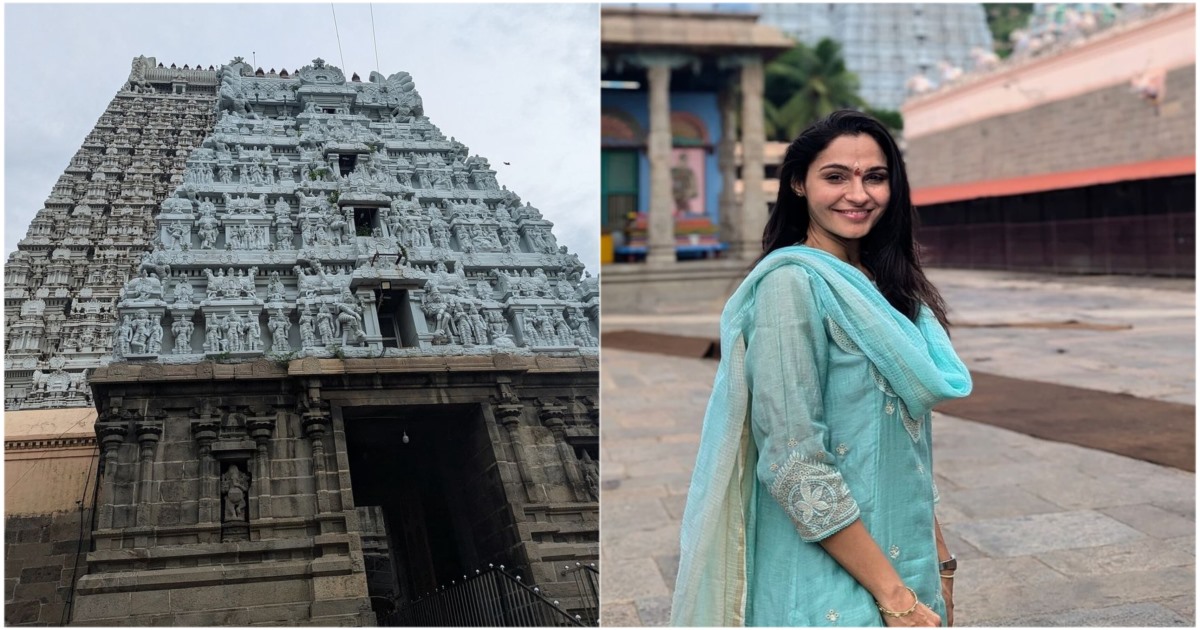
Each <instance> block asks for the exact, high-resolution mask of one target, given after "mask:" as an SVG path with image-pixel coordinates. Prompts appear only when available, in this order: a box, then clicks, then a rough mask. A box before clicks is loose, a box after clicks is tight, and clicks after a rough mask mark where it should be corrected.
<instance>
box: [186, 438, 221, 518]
mask: <svg viewBox="0 0 1200 630" xmlns="http://www.w3.org/2000/svg"><path fill="white" fill-rule="evenodd" d="M220 430H221V422H220V420H218V419H217V418H215V417H208V418H200V419H199V420H193V421H192V437H193V438H194V439H195V440H196V445H197V451H198V453H199V456H200V500H199V501H197V509H198V514H197V518H196V522H197V523H200V524H216V523H220V522H221V487H220V479H221V471H220V468H219V467H220V464H219V463H218V462H217V459H216V458H215V457H213V454H212V445H213V442H215V441H216V440H217V435H218V432H219V431H220Z"/></svg>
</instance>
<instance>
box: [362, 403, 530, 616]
mask: <svg viewBox="0 0 1200 630" xmlns="http://www.w3.org/2000/svg"><path fill="white" fill-rule="evenodd" d="M343 418H344V421H345V429H346V445H347V456H348V459H349V468H350V477H351V486H352V488H353V492H354V505H355V507H356V509H357V512H358V516H359V520H360V523H361V525H362V530H363V552H364V559H365V562H366V569H367V584H368V592H369V594H370V596H371V601H372V606H373V608H374V609H375V611H376V614H377V615H378V616H379V617H380V620H381V622H382V620H383V618H384V617H385V616H387V615H388V614H390V613H392V612H393V611H395V610H396V608H398V607H403V606H405V605H407V604H409V603H411V602H413V601H416V600H419V599H421V598H423V597H425V596H426V595H427V594H429V593H432V592H434V591H436V590H437V589H439V588H441V587H443V586H445V587H450V586H452V582H461V581H462V577H463V576H464V575H468V574H474V573H475V570H476V569H480V568H483V567H486V566H487V565H488V563H495V564H504V563H508V564H510V565H512V564H516V563H519V562H522V561H523V560H522V559H518V558H513V557H510V556H511V550H512V549H513V547H514V546H515V545H516V543H517V542H518V541H519V534H518V532H517V530H516V527H515V525H514V524H513V522H512V516H511V512H510V510H509V508H508V504H507V499H506V497H505V495H504V487H503V483H502V481H501V478H500V473H499V470H498V466H497V463H496V456H495V451H494V450H493V447H492V440H491V436H490V434H489V431H488V427H487V426H486V423H485V420H484V416H483V413H482V410H481V407H480V406H479V405H469V404H457V405H412V406H387V407H347V408H343Z"/></svg>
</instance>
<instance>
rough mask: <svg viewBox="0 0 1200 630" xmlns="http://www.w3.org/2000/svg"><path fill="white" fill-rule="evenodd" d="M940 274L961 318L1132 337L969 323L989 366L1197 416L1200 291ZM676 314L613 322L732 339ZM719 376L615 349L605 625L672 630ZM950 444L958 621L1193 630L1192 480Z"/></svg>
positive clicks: (607, 405)
mask: <svg viewBox="0 0 1200 630" xmlns="http://www.w3.org/2000/svg"><path fill="white" fill-rule="evenodd" d="M931 276H933V280H934V281H935V282H936V283H937V284H938V286H939V287H940V288H941V289H942V291H943V292H944V294H945V296H946V298H947V300H948V301H949V302H950V304H951V305H952V307H953V308H954V310H953V311H952V319H955V320H958V321H966V322H970V323H976V324H979V323H997V322H1021V323H1025V322H1030V321H1054V320H1064V319H1075V320H1078V321H1081V322H1088V323H1126V324H1132V325H1133V329H1131V330H1125V331H1115V332H1100V331H1078V330H1072V331H1061V330H1058V331H1056V330H1037V329H1025V328H958V329H956V330H955V331H954V332H953V334H954V340H955V344H956V346H957V347H958V348H959V351H960V353H961V354H962V355H963V357H964V360H966V361H967V363H968V364H969V365H970V366H971V367H972V368H973V369H979V370H983V371H991V372H994V373H997V374H1004V375H1007V376H1014V377H1018V378H1032V379H1037V380H1044V381H1047V382H1055V383H1060V384H1065V385H1075V386H1080V387H1090V388H1092V389H1099V390H1104V391H1114V392H1115V391H1125V392H1128V393H1131V394H1134V395H1138V396H1144V397H1148V398H1157V399H1161V400H1171V401H1175V402H1186V403H1189V404H1194V391H1195V380H1194V346H1195V343H1194V339H1195V331H1194V311H1193V304H1194V302H1193V300H1194V294H1193V293H1192V289H1193V288H1194V284H1191V283H1190V282H1186V281H1162V280H1156V281H1150V282H1139V281H1137V280H1136V279H1115V280H1114V281H1104V280H1103V279H1095V278H1090V279H1079V280H1073V279H1061V278H1052V277H1037V276H1029V275H1015V274H998V273H988V272H966V271H943V270H935V271H934V272H933V273H931ZM673 310H675V314H663V315H639V316H622V315H617V314H609V313H606V314H605V315H604V319H603V322H604V327H605V330H620V329H638V330H650V331H659V332H670V333H674V334H682V335H696V336H715V335H716V325H717V314H716V313H715V312H713V310H714V309H712V308H711V307H710V308H708V311H709V312H707V313H697V314H678V310H679V309H673ZM1058 349H1064V350H1066V351H1065V352H1058ZM715 371H716V363H715V362H713V361H708V360H703V359H688V358H681V357H671V356H662V355H653V354H644V353H637V352H629V351H621V350H610V349H605V350H604V351H603V353H602V358H601V379H602V380H601V387H602V396H603V409H604V411H603V418H602V427H603V429H602V431H603V443H602V444H603V447H602V454H601V462H602V464H601V466H602V467H601V476H602V480H603V497H602V516H601V519H602V525H601V537H602V540H601V560H602V568H603V571H602V581H603V591H602V598H603V599H602V601H603V619H602V623H603V624H604V625H606V626H629V625H646V626H658V625H665V624H666V622H667V619H668V616H669V613H670V593H671V589H672V587H673V584H674V577H675V572H676V569H677V565H678V536H679V520H680V517H681V516H682V511H683V505H684V499H685V496H686V493H687V487H688V482H689V479H690V474H691V467H692V465H693V463H694V458H695V450H696V447H697V443H698V440H699V433H700V421H701V418H702V416H703V413H704V407H705V404H706V403H707V400H708V395H709V390H710V387H711V384H712V378H713V375H714V373H715ZM934 443H935V450H934V453H935V474H936V475H937V481H938V488H939V490H940V491H941V495H942V502H941V504H940V505H939V508H938V511H939V518H940V519H941V521H942V523H943V527H944V530H945V534H946V536H947V539H948V541H947V542H948V543H949V544H950V546H951V548H952V549H953V550H954V551H955V553H956V554H957V555H958V557H959V558H960V559H962V565H961V569H960V571H959V577H958V581H957V584H956V597H955V599H956V606H957V613H956V615H957V619H956V621H957V622H958V625H989V626H1039V625H1042V626H1044V625H1054V626H1063V625H1065V626H1113V625H1116V626H1172V625H1181V626H1190V625H1194V622H1195V610H1194V608H1195V588H1194V584H1195V577H1194V576H1195V478H1194V475H1193V474H1191V473H1186V472H1182V471H1179V470H1175V469H1171V468H1165V467H1161V466H1156V465H1154V464H1149V463H1146V462H1142V461H1138V460H1133V459H1128V458H1125V457H1121V456H1118V455H1113V454H1110V453H1104V452H1101V451H1094V450H1090V449H1085V448H1081V447H1077V446H1073V445H1069V444H1060V443H1054V442H1047V441H1043V440H1038V439H1035V438H1032V437H1029V436H1026V435H1022V434H1018V433H1013V432H1010V431H1006V430H1004V429H999V428H995V427H990V426H986V425H982V424H978V423H974V422H969V421H965V420H960V419H957V418H952V417H948V416H944V415H935V419H934Z"/></svg>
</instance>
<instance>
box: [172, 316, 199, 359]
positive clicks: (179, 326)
mask: <svg viewBox="0 0 1200 630" xmlns="http://www.w3.org/2000/svg"><path fill="white" fill-rule="evenodd" d="M194 330H195V325H194V324H192V320H190V319H187V318H186V317H183V318H180V319H177V320H175V322H174V323H172V324H171V335H172V336H174V337H175V348H174V349H173V350H172V352H174V353H175V354H191V353H192V332H193V331H194Z"/></svg>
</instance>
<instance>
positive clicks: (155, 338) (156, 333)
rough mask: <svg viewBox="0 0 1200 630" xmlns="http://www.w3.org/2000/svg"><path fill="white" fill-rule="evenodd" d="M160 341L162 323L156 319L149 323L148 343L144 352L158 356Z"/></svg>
mask: <svg viewBox="0 0 1200 630" xmlns="http://www.w3.org/2000/svg"><path fill="white" fill-rule="evenodd" d="M162 339H163V327H162V322H161V321H159V320H158V319H157V318H156V319H154V320H152V321H151V322H150V341H149V342H148V344H147V348H146V352H147V353H149V354H158V353H159V352H160V351H161V350H162Z"/></svg>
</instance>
